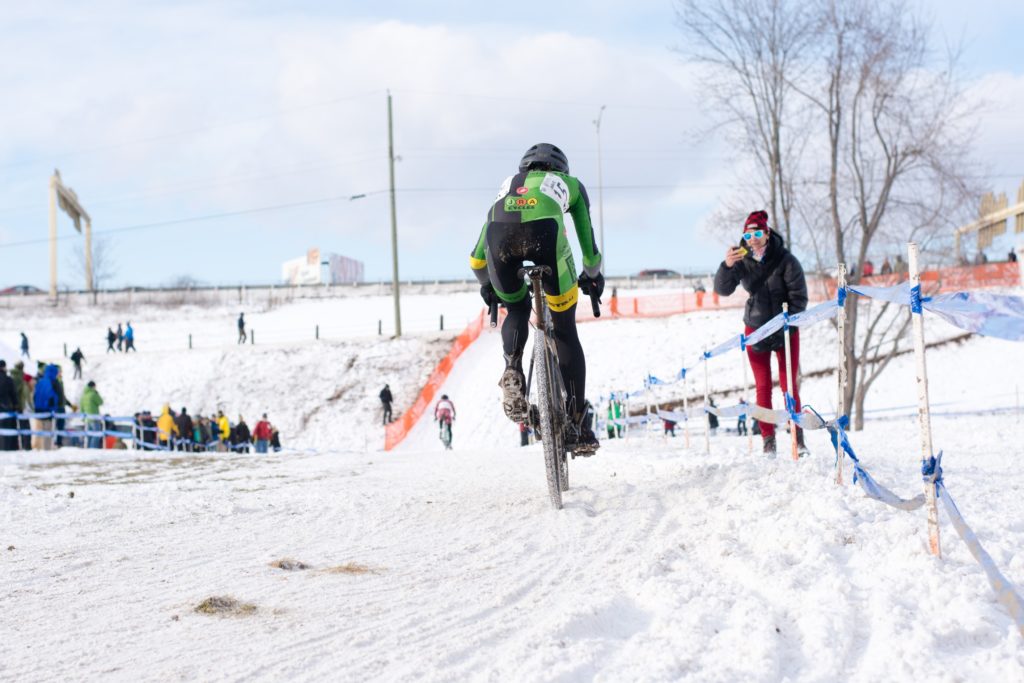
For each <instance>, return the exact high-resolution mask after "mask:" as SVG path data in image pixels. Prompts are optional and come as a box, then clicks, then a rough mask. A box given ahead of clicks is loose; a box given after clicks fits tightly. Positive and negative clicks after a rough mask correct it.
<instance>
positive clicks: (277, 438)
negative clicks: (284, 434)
mask: <svg viewBox="0 0 1024 683" xmlns="http://www.w3.org/2000/svg"><path fill="white" fill-rule="evenodd" d="M270 448H271V449H273V451H274V452H275V453H277V452H278V451H279V450H281V435H280V434H279V433H278V431H277V427H274V426H273V425H271V427H270Z"/></svg>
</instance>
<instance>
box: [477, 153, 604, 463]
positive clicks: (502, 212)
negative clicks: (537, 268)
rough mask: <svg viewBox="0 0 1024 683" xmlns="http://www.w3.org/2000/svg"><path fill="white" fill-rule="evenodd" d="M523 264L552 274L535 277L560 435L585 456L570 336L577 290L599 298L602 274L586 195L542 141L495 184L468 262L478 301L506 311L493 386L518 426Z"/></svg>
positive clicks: (590, 444) (580, 368)
mask: <svg viewBox="0 0 1024 683" xmlns="http://www.w3.org/2000/svg"><path fill="white" fill-rule="evenodd" d="M566 213H568V214H569V215H570V216H572V222H573V225H574V226H575V228H576V237H577V238H578V239H579V242H580V248H581V251H582V254H583V271H584V273H583V275H581V276H580V278H579V280H578V281H577V279H576V266H575V264H574V263H573V258H572V250H571V249H570V247H569V241H568V239H567V238H566V232H565V224H564V214H566ZM524 261H531V262H533V263H534V264H536V265H545V266H549V267H550V268H551V270H552V274H551V275H550V276H545V277H544V279H543V286H544V293H545V295H546V296H547V302H548V307H549V308H550V309H551V318H552V322H553V323H554V328H555V345H556V347H557V350H558V363H559V369H560V371H561V374H562V381H563V383H564V385H565V389H566V392H567V393H568V399H567V403H566V412H567V413H568V415H569V420H570V421H571V423H572V425H574V426H575V427H574V428H573V429H569V430H568V433H567V434H566V435H565V436H566V446H568V447H569V448H570V449H572V450H573V451H574V452H576V453H578V454H581V455H588V454H590V453H593V452H594V451H596V450H597V449H598V448H599V446H600V445H599V443H598V441H597V437H595V436H594V432H593V430H592V429H591V428H590V427H589V426H588V425H586V424H584V420H583V416H584V407H583V401H584V396H585V390H586V379H587V365H586V360H585V358H584V356H583V347H582V346H581V345H580V339H579V336H578V335H577V333H576V302H577V300H578V299H579V292H580V290H582V291H583V293H584V294H590V293H591V292H593V293H595V294H596V295H597V296H598V297H600V296H601V293H602V292H603V291H604V276H603V275H602V274H601V254H600V253H599V252H598V250H597V245H596V244H595V241H594V230H593V228H592V226H591V223H590V200H589V199H588V198H587V191H586V189H585V188H584V187H583V183H581V182H580V181H579V180H577V179H576V178H574V177H573V176H571V175H569V161H568V159H567V158H566V156H565V154H564V153H563V152H562V150H560V149H559V148H558V147H555V146H554V145H551V144H547V143H541V144H537V145H534V146H533V147H531V148H530V149H528V150H527V151H526V154H525V155H524V156H523V158H522V160H521V161H520V162H519V173H517V174H516V175H514V176H510V177H509V178H507V179H506V180H505V182H504V183H503V184H502V186H501V189H500V190H499V192H498V197H497V199H496V200H495V202H494V204H493V206H492V207H491V209H490V211H489V212H488V214H487V220H486V222H485V223H484V226H483V229H482V230H481V231H480V238H479V239H478V240H477V244H476V248H475V249H474V250H473V252H472V254H471V255H470V258H469V262H470V267H471V268H472V269H473V272H474V274H475V275H476V276H477V279H478V280H479V282H480V284H481V288H480V296H482V297H483V299H484V302H485V303H487V304H488V305H490V304H491V302H500V303H502V304H504V306H505V309H506V310H507V311H508V316H507V317H506V319H505V323H504V324H503V326H502V328H501V339H502V345H503V347H504V354H505V371H504V373H503V374H502V376H501V379H500V380H499V382H498V386H500V387H501V390H502V394H503V399H502V407H503V408H504V410H505V415H506V416H507V417H508V418H509V419H510V420H512V421H513V422H526V421H527V420H528V415H529V403H528V402H527V399H526V394H525V389H526V377H525V375H524V374H523V349H524V348H525V346H526V338H527V334H528V332H529V322H530V312H531V306H530V297H529V296H528V286H527V283H526V282H525V281H524V280H523V278H521V277H519V275H518V271H519V269H520V268H522V267H523V262H524ZM542 436H543V435H542Z"/></svg>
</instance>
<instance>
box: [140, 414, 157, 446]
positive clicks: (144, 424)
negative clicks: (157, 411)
mask: <svg viewBox="0 0 1024 683" xmlns="http://www.w3.org/2000/svg"><path fill="white" fill-rule="evenodd" d="M139 427H140V430H141V431H142V443H145V444H150V445H156V441H157V428H156V420H154V419H153V413H151V412H149V411H148V410H144V411H142V415H140V416H139Z"/></svg>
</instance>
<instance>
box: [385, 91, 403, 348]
mask: <svg viewBox="0 0 1024 683" xmlns="http://www.w3.org/2000/svg"><path fill="white" fill-rule="evenodd" d="M393 128H394V127H393V125H392V117H391V91H390V90H388V173H389V175H390V176H391V289H392V291H393V292H394V297H395V336H396V337H401V336H402V307H401V305H400V304H399V291H398V218H397V216H396V212H395V137H394V132H393Z"/></svg>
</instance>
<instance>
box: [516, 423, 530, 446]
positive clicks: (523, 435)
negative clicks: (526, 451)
mask: <svg viewBox="0 0 1024 683" xmlns="http://www.w3.org/2000/svg"><path fill="white" fill-rule="evenodd" d="M519 445H520V446H529V445H530V428H529V427H527V426H526V423H525V422H520V423H519Z"/></svg>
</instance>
